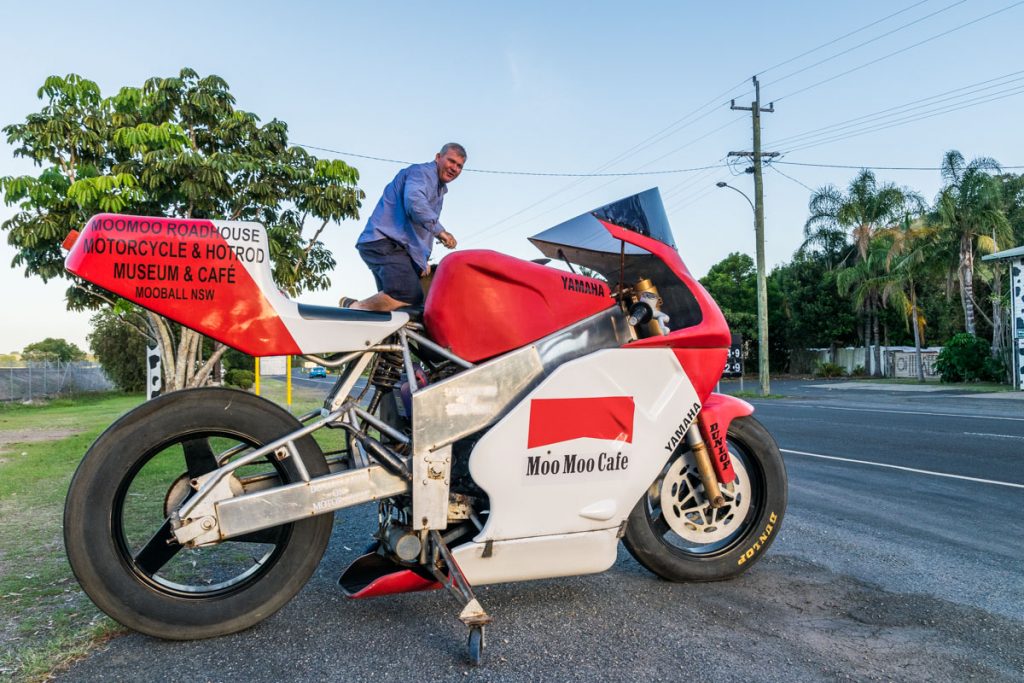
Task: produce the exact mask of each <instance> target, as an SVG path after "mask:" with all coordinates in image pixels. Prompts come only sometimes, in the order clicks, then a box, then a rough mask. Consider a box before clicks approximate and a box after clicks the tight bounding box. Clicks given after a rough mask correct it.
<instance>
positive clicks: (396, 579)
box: [348, 569, 441, 600]
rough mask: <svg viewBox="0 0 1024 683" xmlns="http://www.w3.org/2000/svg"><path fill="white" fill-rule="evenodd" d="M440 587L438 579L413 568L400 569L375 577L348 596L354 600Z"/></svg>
mask: <svg viewBox="0 0 1024 683" xmlns="http://www.w3.org/2000/svg"><path fill="white" fill-rule="evenodd" d="M440 587H441V584H439V583H438V582H437V581H435V580H433V579H425V578H423V577H422V576H420V575H419V574H417V573H416V572H414V571H412V570H411V569H400V570H398V571H397V572H393V573H391V574H385V575H384V576H382V577H380V578H378V579H374V580H373V582H371V583H370V584H369V585H368V586H366V587H365V588H363V589H362V590H360V591H359V592H358V593H352V594H349V595H348V597H350V598H352V599H353V600H359V599H361V598H377V597H380V596H382V595H392V594H394V593H412V592H414V591H428V590H436V589H438V588H440Z"/></svg>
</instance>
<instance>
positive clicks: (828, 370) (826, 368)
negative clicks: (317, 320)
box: [814, 361, 846, 378]
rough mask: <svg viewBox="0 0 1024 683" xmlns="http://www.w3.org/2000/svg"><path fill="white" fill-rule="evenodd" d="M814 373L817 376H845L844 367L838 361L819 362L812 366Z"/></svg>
mask: <svg viewBox="0 0 1024 683" xmlns="http://www.w3.org/2000/svg"><path fill="white" fill-rule="evenodd" d="M814 374H815V375H817V376H818V377H825V378H831V377H845V376H846V368H844V367H843V366H842V365H840V364H839V363H829V362H827V361H826V362H819V363H817V364H815V366H814Z"/></svg>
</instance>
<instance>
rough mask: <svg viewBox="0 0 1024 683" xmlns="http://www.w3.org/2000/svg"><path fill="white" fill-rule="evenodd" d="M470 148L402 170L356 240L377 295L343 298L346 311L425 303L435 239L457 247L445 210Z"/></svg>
mask: <svg viewBox="0 0 1024 683" xmlns="http://www.w3.org/2000/svg"><path fill="white" fill-rule="evenodd" d="M465 163H466V149H465V148H464V147H463V146H462V145H460V144H458V143H457V142H449V143H448V144H446V145H445V146H444V147H442V148H441V151H440V152H438V153H437V155H436V156H435V157H434V160H433V161H428V162H427V163H425V164H413V165H412V166H409V167H408V168H403V169H402V170H401V171H399V172H398V175H396V176H395V178H394V180H392V181H391V182H390V183H389V184H388V186H387V187H385V188H384V194H383V196H381V198H380V201H379V202H377V206H376V207H375V208H374V210H373V214H372V215H371V216H370V220H369V221H367V223H366V228H365V229H364V230H363V232H362V234H360V235H359V239H358V240H357V241H356V249H357V250H359V255H360V256H361V257H362V259H363V261H364V262H365V263H366V265H367V266H368V267H369V268H370V271H371V272H372V273H373V279H374V280H376V282H377V290H378V291H377V293H376V294H374V295H373V296H371V297H369V298H368V299H363V300H362V301H356V300H355V299H351V298H349V297H342V299H341V301H340V302H339V304H340V305H341V306H343V307H345V308H354V309H359V310H363V311H393V310H395V309H397V308H402V307H403V306H419V305H420V304H422V303H423V289H422V288H421V287H420V278H421V277H426V276H428V275H429V274H430V266H429V264H428V263H427V261H428V260H429V259H430V252H431V249H432V248H433V243H434V240H435V239H436V240H437V241H438V242H440V243H441V244H443V245H444V246H445V247H447V248H448V249H454V248H455V244H456V241H455V237H454V236H453V235H452V234H451V233H450V232H448V231H447V230H445V229H444V226H442V225H441V222H440V220H439V219H440V217H441V206H442V204H443V203H444V195H445V193H447V192H448V183H450V182H452V181H453V180H455V179H456V178H458V177H459V174H460V173H462V166H463V165H464V164H465Z"/></svg>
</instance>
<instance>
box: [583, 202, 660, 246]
mask: <svg viewBox="0 0 1024 683" xmlns="http://www.w3.org/2000/svg"><path fill="white" fill-rule="evenodd" d="M591 215H593V216H594V217H595V218H599V219H600V220H603V221H607V222H609V223H614V224H615V225H617V226H619V227H620V228H625V229H626V230H632V231H633V232H637V233H640V234H641V235H643V236H644V237H650V238H652V239H656V240H658V241H659V242H663V243H664V244H667V245H669V246H670V247H672V248H673V249H674V248H675V246H676V242H675V240H674V239H673V238H672V230H671V228H669V225H668V216H666V215H665V207H664V205H663V204H662V203H661V195H660V194H659V192H658V188H656V187H652V188H651V189H649V190H646V191H644V192H641V193H640V194H635V195H632V196H630V197H626V198H625V199H620V200H618V201H616V202H612V203H611V204H605V205H604V206H602V207H601V208H599V209H595V210H594V211H592V212H591Z"/></svg>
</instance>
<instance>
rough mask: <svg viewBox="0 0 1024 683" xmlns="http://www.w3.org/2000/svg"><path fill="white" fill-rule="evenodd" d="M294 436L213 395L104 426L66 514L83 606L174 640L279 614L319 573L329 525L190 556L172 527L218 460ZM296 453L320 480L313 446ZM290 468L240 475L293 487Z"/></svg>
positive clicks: (226, 393) (271, 466)
mask: <svg viewBox="0 0 1024 683" xmlns="http://www.w3.org/2000/svg"><path fill="white" fill-rule="evenodd" d="M300 427H301V424H300V423H299V422H298V420H296V419H295V418H294V417H293V416H292V415H290V414H289V413H287V412H286V411H284V410H282V409H281V408H279V407H278V406H276V405H274V404H273V403H270V402H269V401H266V400H264V399H261V398H258V397H256V396H253V395H252V394H248V393H245V392H241V391H233V390H227V389H219V388H208V389H191V390H187V391H178V392H173V393H170V394H165V395H164V396H160V397H158V398H156V399H154V400H152V401H148V402H146V403H144V404H143V405H141V406H139V407H138V408H136V409H135V410H133V411H131V412H129V413H128V414H126V415H124V416H123V417H122V418H120V419H119V420H118V421H117V422H115V423H114V424H113V425H111V426H110V427H109V428H108V429H107V430H106V431H105V432H104V433H103V434H102V435H101V436H100V437H99V439H97V440H96V443H94V444H93V445H92V447H91V448H90V449H89V451H88V452H87V453H86V455H85V457H84V458H83V460H82V463H81V464H80V465H79V467H78V470H77V471H76V472H75V476H74V478H73V479H72V481H71V486H70V489H69V491H68V497H67V502H66V505H65V509H64V543H65V547H66V549H67V554H68V560H69V562H70V563H71V568H72V570H73V571H74V573H75V576H76V577H77V579H78V582H79V583H80V584H81V586H82V588H83V590H85V592H86V594H88V596H89V597H90V598H91V599H92V601H93V602H94V603H95V604H96V606H97V607H99V608H100V609H101V610H103V611H104V612H106V613H107V614H108V615H109V616H111V617H112V618H113V619H115V620H117V621H119V622H120V623H122V624H124V625H125V626H128V627H129V628H132V629H135V630H136V631H140V632H142V633H145V634H148V635H151V636H156V637H157V638H166V639H171V640H191V639H196V638H209V637H213V636H220V635H225V634H228V633H234V632H236V631H241V630H243V629H246V628H249V627H250V626H252V625H254V624H256V623H257V622H259V621H261V620H263V619H265V618H267V617H268V616H270V615H271V614H273V613H274V612H276V611H277V610H278V609H280V608H281V607H283V606H284V605H285V603H287V602H288V600H290V599H291V598H292V597H293V596H294V595H295V594H296V593H297V592H298V591H299V590H300V589H301V588H302V586H303V585H304V584H305V583H306V581H307V580H308V579H309V577H310V576H311V575H312V573H313V571H315V570H316V568H317V565H318V564H319V563H320V558H321V557H322V556H323V553H324V550H325V549H326V547H327V542H328V541H329V539H330V534H331V526H332V516H331V515H321V516H318V517H313V518H311V519H308V520H303V521H301V522H295V523H292V524H285V525H282V526H279V527H275V528H272V529H267V530H264V531H259V532H254V533H253V534H249V535H246V536H242V537H238V538H235V539H231V540H229V541H226V542H223V543H220V544H218V545H216V546H210V547H204V548H195V549H189V548H183V547H182V546H180V545H178V544H177V542H176V541H175V540H174V538H173V534H172V532H171V527H170V522H169V520H168V517H169V515H170V513H171V511H173V510H174V509H176V508H177V507H179V506H180V505H181V503H182V502H184V501H185V500H186V499H187V498H188V497H189V496H190V495H192V489H191V487H190V486H189V484H188V482H189V480H190V479H192V478H195V477H197V476H199V475H201V474H205V473H207V472H210V471H212V470H214V469H216V468H217V467H218V466H219V465H220V464H223V462H225V459H226V458H228V457H231V454H232V453H231V452H229V453H227V454H226V452H228V451H231V449H232V448H234V449H235V450H234V451H233V453H234V455H236V456H237V455H238V454H239V453H240V452H244V451H245V450H250V451H251V450H252V449H253V448H255V447H259V446H261V445H263V444H266V443H269V442H271V441H274V440H276V439H278V438H280V437H281V436H284V435H285V434H288V433H289V432H292V431H295V430H296V429H299V428H300ZM296 445H297V447H298V452H299V454H300V455H299V457H301V458H302V461H303V463H304V464H305V466H306V469H307V471H308V472H309V474H310V476H313V477H316V476H319V475H322V474H326V473H327V465H326V462H325V461H324V457H323V454H322V452H321V451H320V448H319V447H318V446H317V444H316V442H315V441H314V440H313V439H312V437H310V436H306V437H304V438H302V439H299V440H298V441H296ZM290 460H293V459H285V460H283V461H280V462H279V461H277V460H276V459H271V460H261V461H258V462H257V463H254V464H253V465H247V466H245V467H243V468H241V469H239V470H237V471H236V473H237V474H238V475H239V477H241V478H245V476H246V475H248V476H249V477H250V478H251V479H259V478H263V479H264V480H266V479H268V478H269V479H271V480H277V481H280V482H283V483H290V482H294V481H298V480H299V474H298V469H297V468H296V467H295V466H294V464H293V462H290Z"/></svg>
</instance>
